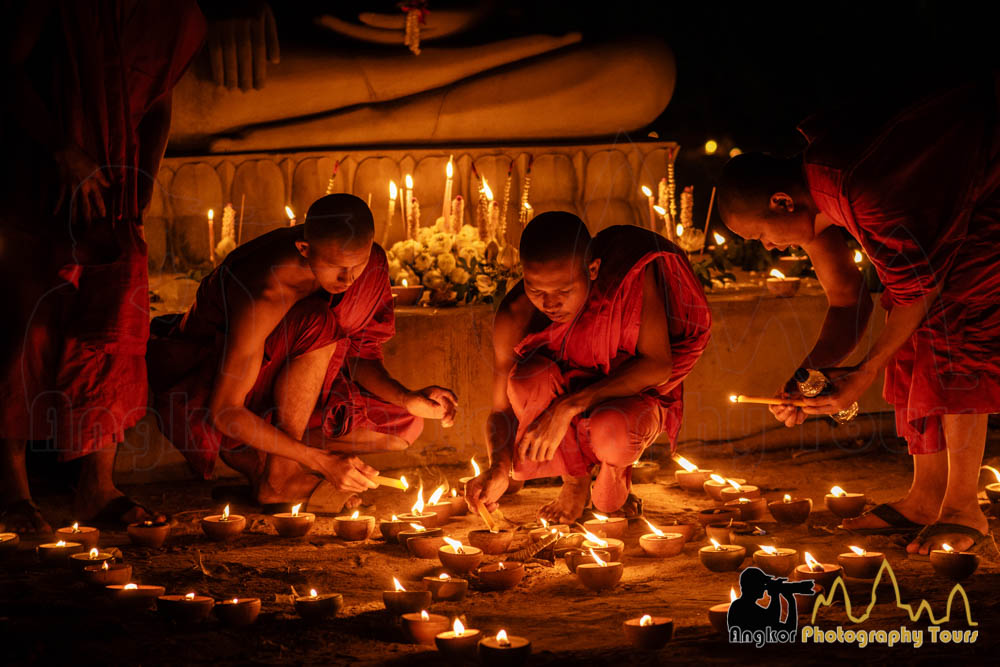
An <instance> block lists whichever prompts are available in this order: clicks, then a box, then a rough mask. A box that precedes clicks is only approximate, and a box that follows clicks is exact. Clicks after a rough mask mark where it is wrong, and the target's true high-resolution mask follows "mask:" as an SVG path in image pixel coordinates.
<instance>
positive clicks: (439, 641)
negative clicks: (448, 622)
mask: <svg viewBox="0 0 1000 667" xmlns="http://www.w3.org/2000/svg"><path fill="white" fill-rule="evenodd" d="M479 638H480V632H479V630H476V629H475V628H466V627H465V626H464V625H463V624H462V621H460V620H459V619H457V618H456V619H455V622H454V624H452V626H451V630H446V631H444V632H442V633H440V634H438V635H436V636H435V637H434V644H435V645H436V646H437V649H438V651H440V653H441V655H443V656H445V658H447V659H448V660H450V661H474V660H475V659H476V646H477V645H478V644H479Z"/></svg>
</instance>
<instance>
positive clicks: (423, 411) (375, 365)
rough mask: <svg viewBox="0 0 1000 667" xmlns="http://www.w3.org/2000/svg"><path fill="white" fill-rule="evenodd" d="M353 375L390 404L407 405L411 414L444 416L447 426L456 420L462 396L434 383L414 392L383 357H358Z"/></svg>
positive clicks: (444, 423) (442, 417) (432, 417)
mask: <svg viewBox="0 0 1000 667" xmlns="http://www.w3.org/2000/svg"><path fill="white" fill-rule="evenodd" d="M351 374H352V376H353V379H354V380H355V381H357V383H358V384H360V385H361V386H363V387H364V388H365V389H367V390H368V391H370V392H371V393H373V394H375V395H376V396H378V397H379V398H381V399H382V400H384V401H386V402H387V403H392V404H393V405H398V406H400V407H403V408H406V410H407V411H408V412H409V413H410V414H411V415H415V416H417V417H424V418H426V419H440V420H441V425H442V426H444V427H445V428H448V427H451V426H452V425H453V424H454V423H455V411H456V410H457V409H458V398H457V397H456V396H455V394H454V392H452V391H451V390H450V389H445V388H444V387H438V386H436V385H431V386H429V387H424V388H423V389H418V390H416V391H410V390H409V389H407V388H406V387H404V386H403V385H402V384H401V383H400V382H399V381H398V380H396V378H394V377H392V375H390V374H389V371H388V370H386V367H385V365H384V364H383V363H382V360H381V359H360V358H359V359H356V360H355V361H354V363H353V364H352V367H351Z"/></svg>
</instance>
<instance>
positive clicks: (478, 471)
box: [458, 456, 482, 493]
mask: <svg viewBox="0 0 1000 667" xmlns="http://www.w3.org/2000/svg"><path fill="white" fill-rule="evenodd" d="M469 463H470V464H471V465H472V476H471V477H459V478H458V483H459V484H461V485H462V487H463V488H464V487H465V485H466V484H468V483H469V482H471V481H472V480H473V479H475V478H476V477H479V475H481V474H482V470H481V469H480V467H479V464H478V463H476V457H474V456H473V457H472V460H471V461H469ZM463 493H464V491H463Z"/></svg>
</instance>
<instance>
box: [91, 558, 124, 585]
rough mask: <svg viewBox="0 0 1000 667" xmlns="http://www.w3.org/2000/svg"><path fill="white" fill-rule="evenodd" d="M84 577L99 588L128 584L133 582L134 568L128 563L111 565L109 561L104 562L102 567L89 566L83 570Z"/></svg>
mask: <svg viewBox="0 0 1000 667" xmlns="http://www.w3.org/2000/svg"><path fill="white" fill-rule="evenodd" d="M83 576H84V578H86V579H87V581H89V582H90V583H92V584H95V585H97V586H108V585H110V584H127V583H128V582H129V581H131V580H132V566H131V565H129V564H128V563H110V564H109V563H108V561H104V562H103V563H101V564H100V565H88V566H87V567H85V568H83Z"/></svg>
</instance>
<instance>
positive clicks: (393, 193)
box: [389, 181, 399, 201]
mask: <svg viewBox="0 0 1000 667" xmlns="http://www.w3.org/2000/svg"><path fill="white" fill-rule="evenodd" d="M398 194H399V188H397V187H396V181H389V199H392V200H393V201H395V200H396V195H398Z"/></svg>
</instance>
